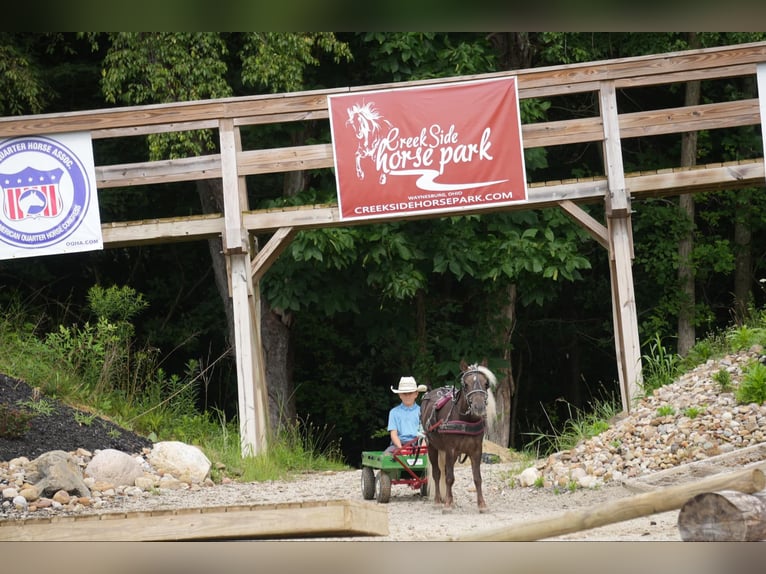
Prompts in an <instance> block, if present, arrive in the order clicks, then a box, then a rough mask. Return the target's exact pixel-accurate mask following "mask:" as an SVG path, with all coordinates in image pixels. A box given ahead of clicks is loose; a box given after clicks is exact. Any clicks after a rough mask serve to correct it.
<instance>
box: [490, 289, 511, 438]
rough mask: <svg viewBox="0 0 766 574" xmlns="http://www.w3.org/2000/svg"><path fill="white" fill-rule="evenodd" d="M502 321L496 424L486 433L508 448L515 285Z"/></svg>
mask: <svg viewBox="0 0 766 574" xmlns="http://www.w3.org/2000/svg"><path fill="white" fill-rule="evenodd" d="M502 312H503V319H504V321H505V323H506V324H507V327H506V329H505V332H504V333H503V359H504V360H505V366H504V367H503V368H502V369H500V370H499V373H498V375H499V376H498V377H497V389H496V391H495V404H496V407H497V424H495V426H494V429H493V430H492V431H491V432H489V433H488V435H487V438H488V439H489V440H491V441H492V442H494V443H496V444H499V445H500V446H503V447H508V446H509V445H510V440H511V424H512V420H511V405H512V399H513V394H514V381H513V364H512V362H511V356H512V355H511V337H512V335H513V330H514V328H515V327H516V285H515V284H513V285H511V286H509V287H508V299H507V303H506V304H505V305H504V306H503V311H502Z"/></svg>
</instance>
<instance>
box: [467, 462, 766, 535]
mask: <svg viewBox="0 0 766 574" xmlns="http://www.w3.org/2000/svg"><path fill="white" fill-rule="evenodd" d="M765 486H766V476H764V474H763V472H762V471H760V470H758V469H747V470H740V471H736V472H730V473H726V474H720V475H716V476H710V477H708V478H704V479H702V480H699V481H696V482H693V483H690V484H679V485H677V486H669V487H667V488H662V489H659V490H656V491H654V492H646V493H644V494H637V495H635V496H630V497H627V498H622V499H620V500H613V501H610V502H605V503H603V504H599V505H596V506H594V507H590V508H583V509H577V510H570V511H568V512H565V513H563V514H557V515H554V516H549V517H544V518H541V519H538V520H527V521H525V522H523V523H520V524H517V525H511V526H506V527H503V528H499V529H496V530H489V531H486V532H476V533H472V534H470V535H466V536H461V537H456V538H453V539H452V540H463V541H492V540H494V541H507V542H531V541H534V540H541V539H543V538H553V537H556V536H561V535H562V534H569V533H572V532H580V531H582V530H590V529H591V528H597V527H599V526H605V525H607V524H614V523H615V522H622V521H624V520H631V519H633V518H639V517H641V516H648V515H650V514H659V513H661V512H667V511H669V510H676V509H678V508H681V506H683V505H684V504H685V503H686V502H687V501H688V500H689V499H691V498H693V497H694V496H696V495H698V494H702V493H703V492H713V491H716V490H736V491H739V492H745V493H747V494H752V493H754V492H758V491H759V490H763V488H764V487H765Z"/></svg>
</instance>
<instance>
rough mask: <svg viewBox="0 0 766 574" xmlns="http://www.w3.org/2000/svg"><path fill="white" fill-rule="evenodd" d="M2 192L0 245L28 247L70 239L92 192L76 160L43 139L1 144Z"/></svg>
mask: <svg viewBox="0 0 766 574" xmlns="http://www.w3.org/2000/svg"><path fill="white" fill-rule="evenodd" d="M0 190H2V210H0V241H4V242H6V243H8V244H11V245H13V246H16V247H21V248H30V249H32V248H40V247H47V246H50V245H55V244H57V243H60V242H62V241H64V240H65V239H66V238H68V237H70V236H71V235H72V233H74V232H75V231H76V230H77V228H78V227H79V226H80V224H81V223H82V220H83V217H84V216H85V214H86V212H87V208H88V205H89V202H90V197H91V193H92V191H91V185H90V183H89V179H88V176H87V173H86V171H85V168H84V167H83V165H82V163H81V162H80V160H79V159H78V157H77V156H76V155H75V154H74V153H73V152H72V151H71V150H69V149H68V148H67V147H65V146H64V145H63V144H62V143H61V142H58V141H55V140H53V139H50V138H45V137H29V138H17V139H13V140H6V141H4V142H0Z"/></svg>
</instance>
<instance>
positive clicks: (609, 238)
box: [0, 43, 766, 454]
mask: <svg viewBox="0 0 766 574" xmlns="http://www.w3.org/2000/svg"><path fill="white" fill-rule="evenodd" d="M764 65H766V43H751V44H741V45H735V46H726V47H720V48H711V49H702V50H693V51H685V52H675V53H667V54H658V55H650V56H642V57H636V58H624V59H619V60H608V61H601V62H592V63H585V64H573V65H566V66H553V67H546V68H535V69H529V70H516V71H509V72H502V73H495V74H484V75H478V76H461V77H454V78H445V79H438V80H428V81H421V82H411V83H399V84H390V85H376V86H358V87H353V88H338V89H331V90H317V91H307V92H298V93H286V94H276V95H261V96H249V97H240V98H228V99H219V100H206V101H194V102H181V103H174V104H160V105H150V106H137V107H127V108H114V109H105V110H94V111H84V112H72V113H62V114H45V115H36V116H24V117H9V118H2V119H0V137H3V138H5V137H19V136H30V135H46V134H55V133H63V132H76V131H87V132H90V133H91V136H92V138H93V139H94V140H115V139H122V138H128V137H140V136H146V135H148V134H155V133H166V132H182V131H188V130H198V129H211V130H216V131H217V134H218V138H219V142H220V153H216V154H210V155H205V156H199V157H187V158H181V159H174V160H165V161H151V162H140V163H122V164H112V165H97V166H96V177H97V184H98V188H99V190H104V189H108V188H124V187H131V186H149V187H148V189H149V190H151V191H152V192H154V191H155V187H157V186H161V185H164V184H168V183H171V182H182V181H195V180H200V179H212V178H220V179H221V180H222V181H223V190H224V197H223V200H224V209H223V212H222V213H216V214H200V215H194V216H189V217H182V218H158V219H152V220H143V221H108V222H103V223H102V233H103V238H104V245H105V247H107V248H109V247H119V246H131V245H140V244H147V243H163V242H167V241H182V240H198V239H205V238H210V237H220V238H221V239H222V243H223V250H224V255H225V257H226V259H227V269H228V273H229V287H230V295H231V297H232V302H233V308H234V317H235V318H236V319H235V320H236V324H235V339H236V340H235V345H236V354H237V376H238V384H239V421H240V430H241V439H242V450H243V453H245V454H257V453H258V452H259V451H260V450H261V449H262V448H264V446H265V440H266V429H267V412H268V410H267V403H266V401H267V398H266V397H267V395H266V383H265V376H264V371H263V360H262V348H261V342H260V331H259V325H260V308H259V305H258V304H257V299H258V296H259V295H258V294H259V289H258V280H259V279H260V278H261V276H262V275H263V273H264V272H265V271H266V269H268V266H269V265H270V264H271V263H272V262H273V261H274V260H275V258H277V257H278V256H279V254H280V253H281V251H282V250H283V249H284V247H285V246H286V245H287V244H288V242H289V241H290V239H291V238H292V237H293V236H294V234H295V233H296V232H297V231H298V230H300V229H305V228H318V227H326V226H339V225H358V224H361V223H366V224H369V222H359V221H356V222H350V221H345V222H341V221H340V218H339V214H338V209H337V207H335V206H331V205H314V206H307V207H297V208H292V209H278V210H257V211H253V210H251V209H250V206H249V205H248V200H247V193H246V182H245V177H246V176H249V175H257V174H269V173H280V172H290V171H298V170H309V169H312V170H313V169H320V168H326V169H330V168H332V167H333V151H332V146H331V144H315V145H302V146H295V147H279V148H272V149H243V147H242V143H241V142H242V138H241V130H243V129H245V128H248V127H249V126H258V125H265V124H276V123H287V122H314V121H317V120H320V121H324V120H327V119H328V108H327V96H328V95H330V94H338V93H347V92H354V91H363V90H370V89H382V88H391V89H398V88H403V87H411V86H414V85H426V84H447V83H450V82H457V81H464V80H469V79H479V78H495V77H504V76H516V77H517V81H518V90H519V98H520V99H521V100H524V99H527V98H552V97H556V96H562V95H571V94H575V93H591V94H593V95H594V97H596V98H597V99H598V102H599V106H598V107H599V111H598V113H597V115H594V116H593V117H586V118H572V119H565V120H559V121H550V122H539V123H532V124H523V125H522V138H523V145H524V147H525V148H545V147H550V146H572V145H578V144H582V143H586V142H596V143H600V144H601V146H602V148H603V157H604V173H603V175H602V176H600V177H593V178H588V179H571V180H566V181H530V182H529V193H528V199H529V200H528V202H525V203H523V204H518V205H509V206H505V207H502V208H500V209H502V210H507V211H510V210H517V209H536V208H542V207H549V206H559V207H561V208H562V209H564V210H565V211H566V212H567V213H568V214H569V215H570V216H571V217H573V218H574V219H575V220H576V221H578V222H579V223H580V224H581V225H582V226H583V227H584V228H585V229H586V230H587V231H588V232H589V233H590V235H591V236H592V237H593V238H594V239H595V240H596V241H597V242H598V243H599V244H600V245H602V246H603V247H604V248H605V249H607V250H608V253H609V260H610V272H611V284H612V305H613V314H614V332H615V351H616V357H617V362H618V372H619V378H620V385H621V393H622V404H623V408H624V409H625V410H630V408H631V400H632V399H633V398H634V397H635V396H636V394H637V392H638V385H639V383H640V376H641V355H640V342H639V338H638V325H637V317H636V305H635V299H634V292H633V278H632V270H631V261H632V256H633V253H632V231H631V215H630V214H631V200H632V199H633V198H642V197H649V196H658V195H677V194H681V193H693V192H700V191H715V190H721V189H728V188H744V187H762V186H763V184H764V160H763V157H760V158H755V159H750V160H748V161H742V162H733V163H726V164H714V165H702V166H696V167H693V168H685V167H680V166H679V167H670V168H668V169H664V170H659V171H641V172H637V173H625V172H624V169H623V157H622V149H621V143H622V140H624V139H628V138H648V137H654V136H659V135H667V134H683V133H685V132H691V131H700V130H714V129H726V128H734V127H738V126H747V125H755V126H757V125H760V124H761V113H762V112H763V107H762V106H761V104H760V102H759V98H751V99H742V100H736V101H726V102H716V103H709V104H703V105H697V106H686V107H684V106H682V107H677V108H671V109H661V110H649V111H641V112H633V113H620V112H619V110H618V107H617V93H618V91H622V90H630V89H634V88H646V87H651V86H659V85H663V84H671V83H685V82H690V81H694V80H705V81H710V80H717V79H724V78H732V77H756V78H757V79H758V80H759V84H760V89H761V92H763V91H764V90H766V86H765V85H764V84H766V80H764V79H763V78H764V76H766V71H764V68H763V66H764ZM759 68H760V70H761V71H760V73H759V71H758V70H759ZM97 145H98V141H96V142H94V147H96V146H97ZM588 202H589V203H599V204H603V206H604V207H603V209H604V211H603V213H604V221H603V222H602V221H599V220H598V219H596V218H594V217H593V216H591V215H590V214H589V213H588V212H586V211H585V210H583V209H582V207H581V206H580V205H581V204H583V203H588ZM488 210H493V211H497V210H499V208H497V207H489V208H487V207H485V208H481V207H477V208H476V209H473V210H470V211H469V210H466V211H462V212H461V213H464V214H468V213H482V212H485V211H488ZM421 217H424V216H421ZM430 217H435V216H434V215H431V216H430ZM407 218H411V216H409V217H407ZM380 219H381V220H385V219H384V218H380ZM391 219H392V220H393V219H405V216H401V215H399V216H395V217H392V218H391ZM267 232H268V233H273V235H272V236H271V238H270V240H269V241H268V243H267V244H266V245H265V246H264V247H263V248H262V249H260V251H258V252H254V249H253V248H251V241H250V238H251V235H253V234H262V233H267Z"/></svg>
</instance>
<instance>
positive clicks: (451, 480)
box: [444, 449, 458, 512]
mask: <svg viewBox="0 0 766 574" xmlns="http://www.w3.org/2000/svg"><path fill="white" fill-rule="evenodd" d="M444 454H445V460H444V467H445V475H446V478H447V481H446V482H447V488H446V490H447V493H446V496H445V498H444V510H445V511H447V512H449V511H450V510H452V502H453V498H452V485H453V484H455V459H456V458H457V456H458V455H457V454H456V453H455V450H454V449H448V450H447V451H445V453H444Z"/></svg>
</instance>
